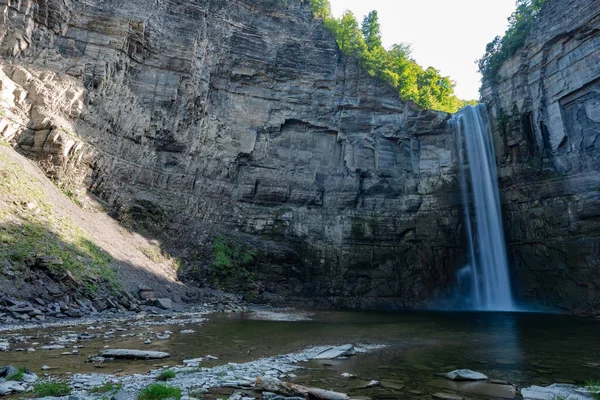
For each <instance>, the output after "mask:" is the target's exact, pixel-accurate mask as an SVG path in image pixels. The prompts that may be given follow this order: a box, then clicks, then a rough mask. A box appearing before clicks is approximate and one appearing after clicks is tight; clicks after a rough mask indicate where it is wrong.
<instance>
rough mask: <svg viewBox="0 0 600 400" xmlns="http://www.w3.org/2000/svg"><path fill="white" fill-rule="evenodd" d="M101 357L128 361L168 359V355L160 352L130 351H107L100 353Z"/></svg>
mask: <svg viewBox="0 0 600 400" xmlns="http://www.w3.org/2000/svg"><path fill="white" fill-rule="evenodd" d="M100 355H101V356H102V357H112V358H120V359H129V360H137V359H142V360H148V359H161V358H167V357H169V353H165V352H162V351H146V350H130V349H109V350H102V351H101V352H100Z"/></svg>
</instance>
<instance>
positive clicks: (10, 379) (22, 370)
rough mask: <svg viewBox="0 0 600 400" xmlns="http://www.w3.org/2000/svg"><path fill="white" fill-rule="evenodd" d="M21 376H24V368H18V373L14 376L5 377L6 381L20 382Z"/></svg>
mask: <svg viewBox="0 0 600 400" xmlns="http://www.w3.org/2000/svg"><path fill="white" fill-rule="evenodd" d="M23 375H25V368H24V367H21V368H19V371H18V372H15V373H14V374H12V375H9V376H7V377H6V380H7V381H17V382H20V381H21V379H23Z"/></svg>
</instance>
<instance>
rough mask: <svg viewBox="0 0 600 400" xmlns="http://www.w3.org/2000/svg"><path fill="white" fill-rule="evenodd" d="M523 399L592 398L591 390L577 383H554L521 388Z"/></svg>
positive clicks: (583, 399)
mask: <svg viewBox="0 0 600 400" xmlns="http://www.w3.org/2000/svg"><path fill="white" fill-rule="evenodd" d="M521 394H522V395H523V400H552V399H559V398H560V399H569V400H592V399H593V397H592V395H591V394H590V392H589V391H588V390H587V389H585V388H581V387H578V386H575V385H569V384H563V383H554V384H552V385H550V386H546V387H543V386H530V387H528V388H523V389H521Z"/></svg>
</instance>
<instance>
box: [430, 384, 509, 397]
mask: <svg viewBox="0 0 600 400" xmlns="http://www.w3.org/2000/svg"><path fill="white" fill-rule="evenodd" d="M429 385H430V386H433V387H436V388H439V389H449V390H452V391H453V392H462V393H470V394H475V395H481V396H486V397H494V398H504V399H514V398H515V397H516V396H517V388H516V387H515V386H513V385H510V384H508V385H502V384H495V383H490V382H484V381H451V380H448V379H437V380H435V381H433V382H430V383H429Z"/></svg>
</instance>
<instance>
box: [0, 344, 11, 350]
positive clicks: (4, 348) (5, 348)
mask: <svg viewBox="0 0 600 400" xmlns="http://www.w3.org/2000/svg"><path fill="white" fill-rule="evenodd" d="M9 347H10V343H7V342H0V351H8V348H9Z"/></svg>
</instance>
